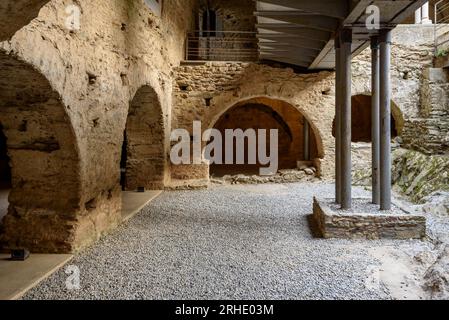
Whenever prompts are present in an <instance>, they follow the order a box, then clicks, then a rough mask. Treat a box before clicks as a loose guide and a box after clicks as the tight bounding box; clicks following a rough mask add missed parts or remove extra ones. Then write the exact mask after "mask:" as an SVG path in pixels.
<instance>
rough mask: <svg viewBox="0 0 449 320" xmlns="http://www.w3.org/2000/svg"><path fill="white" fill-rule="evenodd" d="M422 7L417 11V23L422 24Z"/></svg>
mask: <svg viewBox="0 0 449 320" xmlns="http://www.w3.org/2000/svg"><path fill="white" fill-rule="evenodd" d="M421 21H422V20H421V8H419V9H418V10H416V11H415V24H421Z"/></svg>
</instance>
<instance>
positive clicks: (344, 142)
mask: <svg viewBox="0 0 449 320" xmlns="http://www.w3.org/2000/svg"><path fill="white" fill-rule="evenodd" d="M351 47H352V30H351V29H343V30H342V32H341V48H340V50H341V52H340V53H341V71H342V72H341V179H342V180H341V208H342V209H343V210H346V209H350V208H351V207H352V189H351V188H352V177H351V86H352V81H351V56H352V48H351Z"/></svg>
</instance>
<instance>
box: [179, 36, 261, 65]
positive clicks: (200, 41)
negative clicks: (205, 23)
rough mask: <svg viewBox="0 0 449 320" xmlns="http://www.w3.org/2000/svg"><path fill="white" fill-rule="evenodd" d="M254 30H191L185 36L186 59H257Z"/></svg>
mask: <svg viewBox="0 0 449 320" xmlns="http://www.w3.org/2000/svg"><path fill="white" fill-rule="evenodd" d="M258 59H259V51H258V39H257V37H256V32H246V31H191V32H188V33H187V36H186V60H190V61H192V60H194V61H195V60H196V61H198V60H200V61H257V60H258Z"/></svg>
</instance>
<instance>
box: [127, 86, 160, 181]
mask: <svg viewBox="0 0 449 320" xmlns="http://www.w3.org/2000/svg"><path fill="white" fill-rule="evenodd" d="M121 171H122V174H121V184H122V187H123V189H124V190H136V189H138V188H142V187H143V188H145V189H162V188H164V186H165V180H166V179H165V176H166V172H165V171H166V152H165V126H164V118H163V112H162V108H161V104H160V100H159V97H158V95H157V93H156V92H155V90H154V89H153V88H152V87H151V86H148V85H145V86H143V87H141V88H140V89H139V90H138V91H137V92H136V94H135V95H134V98H133V100H132V101H131V103H130V108H129V112H128V118H127V121H126V129H125V133H124V143H123V148H122V158H121Z"/></svg>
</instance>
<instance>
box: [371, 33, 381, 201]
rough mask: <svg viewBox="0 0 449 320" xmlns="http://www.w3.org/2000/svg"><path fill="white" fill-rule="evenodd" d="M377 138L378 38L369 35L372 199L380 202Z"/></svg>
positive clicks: (378, 119) (378, 122)
mask: <svg viewBox="0 0 449 320" xmlns="http://www.w3.org/2000/svg"><path fill="white" fill-rule="evenodd" d="M379 140H380V117H379V40H378V37H371V141H372V175H371V179H372V189H373V194H372V201H373V203H374V204H380V189H379V180H380V176H379V161H380V155H379Z"/></svg>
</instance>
